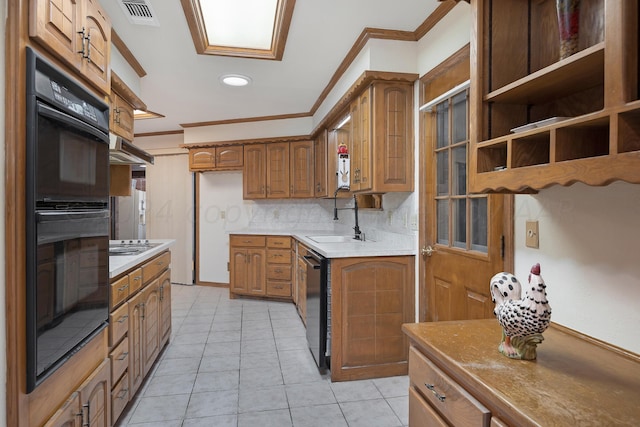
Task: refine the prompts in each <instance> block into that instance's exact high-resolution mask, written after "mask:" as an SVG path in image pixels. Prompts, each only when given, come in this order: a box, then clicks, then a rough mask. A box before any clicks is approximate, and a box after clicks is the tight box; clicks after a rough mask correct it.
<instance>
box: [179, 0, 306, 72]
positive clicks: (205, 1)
mask: <svg viewBox="0 0 640 427" xmlns="http://www.w3.org/2000/svg"><path fill="white" fill-rule="evenodd" d="M181 2H182V8H183V9H184V13H185V16H186V18H187V22H188V24H189V28H190V29H191V37H192V38H193V42H194V44H195V47H196V51H198V53H202V54H210V55H224V56H239V57H248V58H259V59H277V60H280V59H282V55H283V53H284V44H285V41H286V38H287V33H288V32H289V25H290V23H291V16H292V15H293V6H294V4H295V0H233V1H229V0H181Z"/></svg>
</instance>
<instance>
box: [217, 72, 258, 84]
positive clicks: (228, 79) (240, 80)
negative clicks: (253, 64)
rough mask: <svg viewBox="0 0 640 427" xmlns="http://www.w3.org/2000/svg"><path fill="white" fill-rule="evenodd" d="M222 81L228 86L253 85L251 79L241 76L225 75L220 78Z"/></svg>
mask: <svg viewBox="0 0 640 427" xmlns="http://www.w3.org/2000/svg"><path fill="white" fill-rule="evenodd" d="M220 81H221V82H222V83H224V84H226V85H227V86H247V85H248V84H249V83H251V79H250V78H249V77H247V76H243V75H241V74H225V75H224V76H222V77H220Z"/></svg>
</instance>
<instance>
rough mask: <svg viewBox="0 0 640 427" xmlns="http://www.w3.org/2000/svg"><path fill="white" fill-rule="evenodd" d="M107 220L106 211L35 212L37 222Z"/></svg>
mask: <svg viewBox="0 0 640 427" xmlns="http://www.w3.org/2000/svg"><path fill="white" fill-rule="evenodd" d="M103 218H109V211H108V210H98V211H94V212H86V211H83V212H72V211H60V212H57V211H46V212H36V221H37V222H49V221H64V220H73V221H76V220H83V219H103Z"/></svg>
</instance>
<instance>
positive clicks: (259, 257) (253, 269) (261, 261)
mask: <svg viewBox="0 0 640 427" xmlns="http://www.w3.org/2000/svg"><path fill="white" fill-rule="evenodd" d="M265 258H266V255H265V250H264V249H248V250H247V261H248V263H247V281H248V283H247V290H248V292H249V293H250V294H251V295H266V293H267V284H266V277H265V270H266V262H265Z"/></svg>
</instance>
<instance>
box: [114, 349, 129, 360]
mask: <svg viewBox="0 0 640 427" xmlns="http://www.w3.org/2000/svg"><path fill="white" fill-rule="evenodd" d="M128 355H129V352H128V351H125V352H124V353H122V354H121V355H120V357H118V358H117V359H116V360H124V359H126V358H127V356H128Z"/></svg>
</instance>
